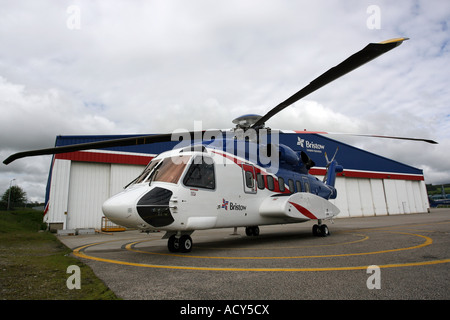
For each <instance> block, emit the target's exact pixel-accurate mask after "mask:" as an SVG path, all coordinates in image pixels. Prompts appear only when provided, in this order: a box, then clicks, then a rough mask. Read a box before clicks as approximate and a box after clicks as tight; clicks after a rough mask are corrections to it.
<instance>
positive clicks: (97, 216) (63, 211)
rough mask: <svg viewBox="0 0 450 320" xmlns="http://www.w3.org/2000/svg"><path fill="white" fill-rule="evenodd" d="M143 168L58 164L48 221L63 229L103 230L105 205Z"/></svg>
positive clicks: (95, 164)
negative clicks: (105, 202) (103, 207)
mask: <svg viewBox="0 0 450 320" xmlns="http://www.w3.org/2000/svg"><path fill="white" fill-rule="evenodd" d="M143 168H144V166H143V165H129V164H114V163H93V162H77V161H70V160H61V159H56V160H54V164H53V170H52V177H51V185H50V194H49V200H48V210H47V213H46V215H45V219H44V221H45V222H47V223H52V224H62V228H63V229H80V228H95V229H100V228H101V220H102V217H103V212H102V204H103V202H104V201H105V200H106V199H108V198H109V197H111V196H113V195H114V194H116V193H118V192H120V191H121V190H122V189H123V187H124V186H126V185H127V184H128V183H129V182H130V181H131V180H133V179H134V178H136V177H137V176H138V175H139V174H140V173H141V172H142V170H143Z"/></svg>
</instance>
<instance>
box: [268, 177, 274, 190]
mask: <svg viewBox="0 0 450 320" xmlns="http://www.w3.org/2000/svg"><path fill="white" fill-rule="evenodd" d="M267 189H269V190H270V191H273V190H274V189H275V184H274V182H273V177H272V176H267Z"/></svg>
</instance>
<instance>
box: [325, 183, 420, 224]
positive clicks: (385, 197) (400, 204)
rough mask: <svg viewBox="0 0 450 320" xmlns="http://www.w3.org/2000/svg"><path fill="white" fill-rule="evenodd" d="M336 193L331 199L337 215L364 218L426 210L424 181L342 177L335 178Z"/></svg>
mask: <svg viewBox="0 0 450 320" xmlns="http://www.w3.org/2000/svg"><path fill="white" fill-rule="evenodd" d="M336 188H337V190H338V196H337V198H336V200H333V201H332V202H333V203H334V204H335V205H336V206H338V208H339V209H340V210H341V213H340V214H339V216H338V217H365V216H381V215H388V214H389V215H393V214H404V213H419V212H427V210H428V199H427V193H426V187H425V183H424V181H407V180H389V179H364V178H342V177H338V178H337V179H336Z"/></svg>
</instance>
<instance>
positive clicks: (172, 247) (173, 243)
mask: <svg viewBox="0 0 450 320" xmlns="http://www.w3.org/2000/svg"><path fill="white" fill-rule="evenodd" d="M167 247H168V248H169V251H170V252H178V251H180V244H179V241H178V239H177V238H176V237H175V235H173V236H171V237H170V238H169V241H167Z"/></svg>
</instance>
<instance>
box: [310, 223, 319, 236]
mask: <svg viewBox="0 0 450 320" xmlns="http://www.w3.org/2000/svg"><path fill="white" fill-rule="evenodd" d="M312 233H313V235H314V236H316V237H317V236H319V233H320V230H319V225H317V224H315V225H313V228H312Z"/></svg>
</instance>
